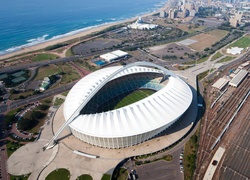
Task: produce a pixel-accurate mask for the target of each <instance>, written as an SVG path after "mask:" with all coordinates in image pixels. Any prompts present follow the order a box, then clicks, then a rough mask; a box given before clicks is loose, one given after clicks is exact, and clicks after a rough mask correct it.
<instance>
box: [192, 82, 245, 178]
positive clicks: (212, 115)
mask: <svg viewBox="0 0 250 180" xmlns="http://www.w3.org/2000/svg"><path fill="white" fill-rule="evenodd" d="M249 90H250V78H246V79H245V80H244V81H243V82H242V83H241V84H240V86H239V87H238V88H237V89H235V91H234V92H233V93H232V94H231V96H229V97H228V99H227V101H225V102H224V103H216V104H215V105H214V107H213V108H212V109H208V110H207V113H206V116H205V120H204V122H203V123H202V135H201V139H200V146H199V151H198V152H199V154H198V158H197V171H196V172H197V174H200V175H201V174H202V176H199V178H198V179H201V178H202V177H203V175H204V174H203V173H202V172H201V171H202V168H201V167H202V166H205V167H206V163H207V162H208V161H206V160H209V157H210V156H211V152H212V151H211V150H210V148H211V146H212V145H213V143H214V142H215V141H216V139H217V138H218V137H219V135H220V133H221V132H222V130H223V129H224V128H225V127H226V125H227V123H228V122H229V120H230V118H231V117H232V116H233V114H234V112H235V111H236V109H237V108H238V106H239V104H240V102H241V101H242V100H243V98H244V97H245V95H246V94H247V93H248V91H249Z"/></svg>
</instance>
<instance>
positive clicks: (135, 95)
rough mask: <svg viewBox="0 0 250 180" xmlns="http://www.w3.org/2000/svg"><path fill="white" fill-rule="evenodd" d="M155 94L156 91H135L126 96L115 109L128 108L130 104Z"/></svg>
mask: <svg viewBox="0 0 250 180" xmlns="http://www.w3.org/2000/svg"><path fill="white" fill-rule="evenodd" d="M153 93H154V91H152V90H148V89H139V90H136V91H133V92H132V93H130V94H129V95H127V96H125V97H124V98H123V99H122V100H121V101H120V102H118V103H117V104H116V106H115V108H114V109H118V108H121V107H124V106H127V105H129V104H133V103H135V102H137V101H140V100H142V99H144V98H146V97H148V96H150V95H151V94H153Z"/></svg>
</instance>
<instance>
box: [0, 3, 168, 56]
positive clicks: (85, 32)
mask: <svg viewBox="0 0 250 180" xmlns="http://www.w3.org/2000/svg"><path fill="white" fill-rule="evenodd" d="M170 1H171V0H169V1H167V2H166V3H165V4H164V6H162V7H161V8H159V9H157V10H155V11H153V12H150V13H146V14H144V15H141V17H147V16H150V15H152V14H155V13H159V12H160V11H161V10H165V9H166V8H167V7H168V5H169V2H170ZM136 19H137V17H132V18H129V19H126V20H123V21H118V22H113V23H108V24H103V25H100V26H97V27H93V28H90V29H86V30H83V31H82V32H78V33H76V34H73V35H69V36H64V37H61V38H58V39H53V40H48V41H46V42H42V43H39V44H36V45H33V46H29V47H25V48H24V49H20V50H17V51H14V52H11V53H7V54H3V55H0V60H4V59H7V58H11V57H13V56H17V55H21V54H23V53H29V52H32V51H38V50H40V49H44V48H46V47H48V46H52V45H55V44H58V43H63V42H65V41H69V40H72V39H76V38H79V37H83V36H86V35H89V34H91V33H94V32H99V31H102V30H104V29H106V28H109V27H111V26H114V25H119V24H122V23H126V22H130V21H135V20H136Z"/></svg>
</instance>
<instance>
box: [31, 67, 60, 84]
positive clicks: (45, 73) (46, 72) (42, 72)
mask: <svg viewBox="0 0 250 180" xmlns="http://www.w3.org/2000/svg"><path fill="white" fill-rule="evenodd" d="M60 72H61V69H60V68H59V67H58V66H57V65H55V64H51V65H48V66H44V67H41V68H39V69H38V73H37V76H36V78H35V80H43V79H44V78H45V77H49V76H51V75H53V74H58V73H60Z"/></svg>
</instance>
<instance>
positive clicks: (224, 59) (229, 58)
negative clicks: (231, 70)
mask: <svg viewBox="0 0 250 180" xmlns="http://www.w3.org/2000/svg"><path fill="white" fill-rule="evenodd" d="M233 58H234V57H231V56H226V57H224V58H223V59H221V60H219V61H218V62H217V63H223V62H228V61H231V60H232V59H233Z"/></svg>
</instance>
